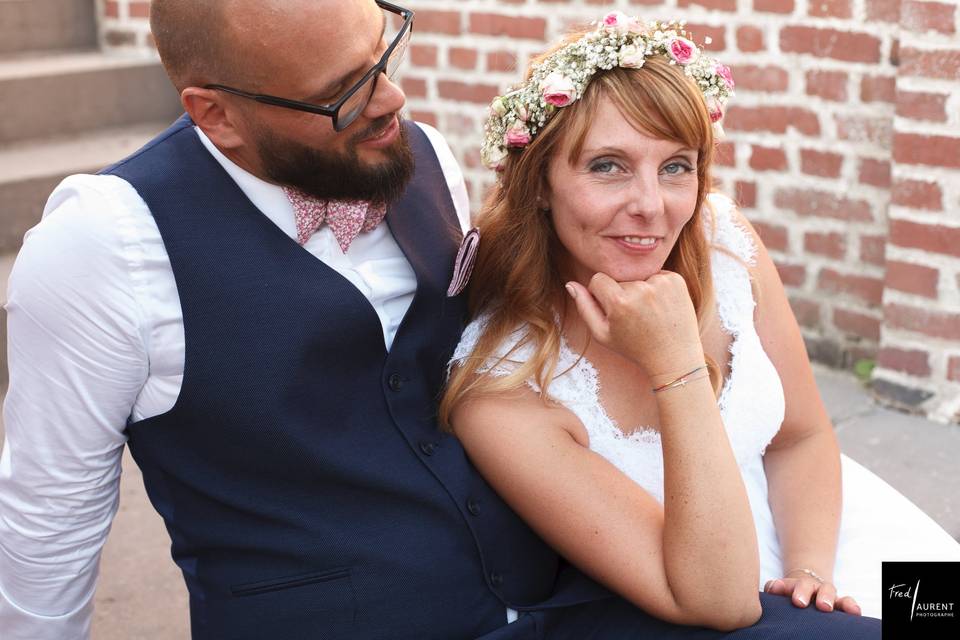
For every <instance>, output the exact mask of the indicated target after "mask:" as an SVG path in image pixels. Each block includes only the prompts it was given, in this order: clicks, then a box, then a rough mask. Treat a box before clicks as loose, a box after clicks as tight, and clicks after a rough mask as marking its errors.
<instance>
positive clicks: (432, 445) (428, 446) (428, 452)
mask: <svg viewBox="0 0 960 640" xmlns="http://www.w3.org/2000/svg"><path fill="white" fill-rule="evenodd" d="M420 451H422V452H423V455H425V456H432V455H433V454H434V453H436V452H437V443H436V442H421V443H420Z"/></svg>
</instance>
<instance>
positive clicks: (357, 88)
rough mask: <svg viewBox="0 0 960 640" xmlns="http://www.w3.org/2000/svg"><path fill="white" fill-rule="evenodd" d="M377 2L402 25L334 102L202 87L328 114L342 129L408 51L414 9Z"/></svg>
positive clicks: (391, 75)
mask: <svg viewBox="0 0 960 640" xmlns="http://www.w3.org/2000/svg"><path fill="white" fill-rule="evenodd" d="M377 6H379V7H380V8H381V9H383V10H384V11H387V12H389V13H393V14H396V15H398V16H400V17H401V18H403V25H401V27H400V31H399V32H397V35H396V36H395V37H394V39H393V42H392V43H390V46H389V47H387V50H386V51H385V52H384V53H383V56H381V58H380V61H379V62H378V63H377V64H375V65H373V67H371V69H370V70H369V71H367V72H366V73H365V74H364V75H363V77H362V78H360V80H359V81H358V82H357V83H356V84H355V85H353V86H352V87H351V88H350V89H349V90H348V91H347V92H346V93H345V94H343V95H342V96H341V97H340V98H339V99H338V100H337V101H336V102H334V103H333V104H330V105H322V106H321V105H316V104H310V103H309V102H300V101H298V100H288V99H286V98H278V97H276V96H268V95H264V94H259V93H248V92H246V91H241V90H240V89H234V88H233V87H228V86H226V85H222V84H208V85H205V86H204V89H217V90H219V91H225V92H226V93H232V94H233V95H236V96H240V97H241V98H249V99H250V100H256V101H257V102H260V103H262V104H269V105H273V106H275V107H284V108H286V109H295V110H297V111H306V112H307V113H316V114H319V115H322V116H328V117H330V118H333V128H334V130H336V131H343V130H344V129H346V128H347V127H349V126H350V125H351V124H353V122H354V121H355V120H356V119H357V117H358V116H359V115H360V114H361V113H363V110H364V109H366V108H367V104H368V103H369V102H370V98H371V97H373V92H374V91H376V90H377V80H378V79H379V78H380V74H381V73H386V74H387V77H388V78H390V79H393V75H394V74H395V73H396V72H397V68H398V67H399V66H400V63H401V62H402V61H403V57H404V54H405V53H406V51H407V44H408V43H409V42H410V34H411V33H412V32H413V11H411V10H409V9H404V8H403V7H399V6H397V5H395V4H391V3H389V2H384V1H383V0H377ZM388 24H389V22H388Z"/></svg>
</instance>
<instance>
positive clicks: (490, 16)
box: [470, 13, 547, 40]
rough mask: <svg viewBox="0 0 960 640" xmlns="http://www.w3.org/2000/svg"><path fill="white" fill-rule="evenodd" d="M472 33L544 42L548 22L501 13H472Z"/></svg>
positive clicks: (541, 19)
mask: <svg viewBox="0 0 960 640" xmlns="http://www.w3.org/2000/svg"><path fill="white" fill-rule="evenodd" d="M470 33H477V34H481V35H486V36H509V37H511V38H523V39H532V40H543V39H544V38H545V37H546V35H547V21H546V20H544V19H543V18H524V17H521V16H505V15H501V14H499V13H471V14H470Z"/></svg>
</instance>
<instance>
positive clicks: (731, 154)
mask: <svg viewBox="0 0 960 640" xmlns="http://www.w3.org/2000/svg"><path fill="white" fill-rule="evenodd" d="M713 161H714V162H715V163H717V164H718V165H720V166H722V167H735V166H737V147H736V145H734V144H733V143H732V142H721V143H720V144H718V145H717V148H716V150H715V151H714V154H713Z"/></svg>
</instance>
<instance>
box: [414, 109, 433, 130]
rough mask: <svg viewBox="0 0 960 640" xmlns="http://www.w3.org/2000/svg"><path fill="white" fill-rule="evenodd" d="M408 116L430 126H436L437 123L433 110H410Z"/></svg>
mask: <svg viewBox="0 0 960 640" xmlns="http://www.w3.org/2000/svg"><path fill="white" fill-rule="evenodd" d="M410 117H411V118H413V119H414V120H416V121H417V122H423V123H425V124H428V125H430V126H431V127H436V126H437V125H438V124H439V123H438V121H437V114H436V113H434V112H433V111H411V112H410Z"/></svg>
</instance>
